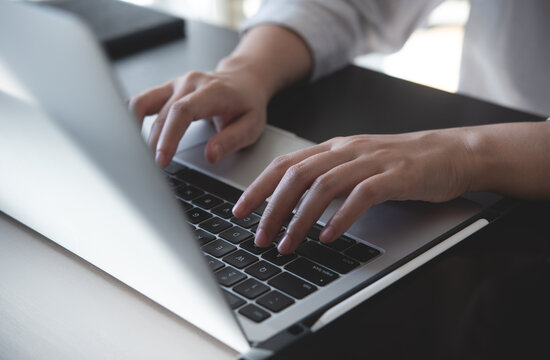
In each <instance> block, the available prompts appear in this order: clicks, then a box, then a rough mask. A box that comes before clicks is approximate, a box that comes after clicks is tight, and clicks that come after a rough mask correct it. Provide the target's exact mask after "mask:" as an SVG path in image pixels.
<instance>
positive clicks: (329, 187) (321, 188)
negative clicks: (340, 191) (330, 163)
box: [310, 174, 337, 194]
mask: <svg viewBox="0 0 550 360" xmlns="http://www.w3.org/2000/svg"><path fill="white" fill-rule="evenodd" d="M336 185H337V181H335V177H334V176H333V175H330V174H324V175H321V176H319V177H318V178H317V179H315V181H314V182H313V184H312V185H311V188H310V190H311V191H314V192H316V193H318V194H326V193H332V192H333V191H334V189H335V187H336Z"/></svg>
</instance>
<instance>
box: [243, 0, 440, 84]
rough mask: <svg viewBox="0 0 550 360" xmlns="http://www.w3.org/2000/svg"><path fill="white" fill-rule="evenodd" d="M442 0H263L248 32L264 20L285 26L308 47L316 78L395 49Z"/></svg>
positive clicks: (248, 24)
mask: <svg viewBox="0 0 550 360" xmlns="http://www.w3.org/2000/svg"><path fill="white" fill-rule="evenodd" d="M442 1H443V0H415V1H410V0H264V1H263V3H262V6H261V8H260V10H259V11H258V13H257V14H256V15H255V16H253V17H252V18H250V19H249V20H247V21H246V22H245V23H244V25H243V28H242V31H246V30H248V29H250V28H251V27H253V26H256V25H259V24H265V23H271V24H278V25H281V26H284V27H286V28H288V29H290V30H292V31H294V32H295V33H296V34H298V35H299V36H300V37H302V38H303V39H304V41H305V42H306V43H307V45H308V46H309V48H310V50H311V52H312V54H313V59H314V67H313V73H312V76H311V78H312V80H315V79H318V78H319V77H322V76H324V75H326V74H328V73H331V72H334V71H336V70H338V69H339V68H341V67H343V66H345V65H347V64H349V63H350V61H351V60H352V59H353V57H355V56H356V55H358V54H363V53H366V52H371V51H377V52H393V51H396V50H398V49H399V48H401V47H402V46H403V44H404V43H405V41H406V40H407V39H408V37H409V36H410V34H411V33H412V32H413V31H414V30H415V28H416V27H417V26H419V24H420V23H421V22H422V21H423V20H425V18H426V17H427V15H428V14H429V13H430V11H431V10H432V9H433V8H434V7H435V6H437V5H438V4H439V3H441V2H442Z"/></svg>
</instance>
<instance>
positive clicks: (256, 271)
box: [245, 260, 281, 281]
mask: <svg viewBox="0 0 550 360" xmlns="http://www.w3.org/2000/svg"><path fill="white" fill-rule="evenodd" d="M245 272H246V273H247V274H250V275H252V276H254V277H255V278H258V279H260V280H262V281H263V280H267V279H269V278H270V277H272V276H274V275H277V274H278V273H280V272H281V269H279V268H278V267H276V266H274V265H271V264H270V263H268V262H267V261H263V260H261V261H259V262H258V263H256V264H254V265H252V266H250V267H248V268H247V269H246V270H245Z"/></svg>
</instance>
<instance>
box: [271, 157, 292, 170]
mask: <svg viewBox="0 0 550 360" xmlns="http://www.w3.org/2000/svg"><path fill="white" fill-rule="evenodd" d="M291 165H292V160H291V159H290V156H289V155H281V156H278V157H276V158H275V159H274V160H273V161H272V162H271V167H272V168H273V169H274V170H278V171H286V170H287V169H288V168H289V167H290V166H291Z"/></svg>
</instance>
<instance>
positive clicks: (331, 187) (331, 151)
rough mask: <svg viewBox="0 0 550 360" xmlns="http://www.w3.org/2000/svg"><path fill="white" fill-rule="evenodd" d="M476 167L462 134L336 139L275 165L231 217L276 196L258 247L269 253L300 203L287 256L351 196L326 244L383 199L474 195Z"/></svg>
mask: <svg viewBox="0 0 550 360" xmlns="http://www.w3.org/2000/svg"><path fill="white" fill-rule="evenodd" d="M473 164H474V163H473V159H472V157H471V152H470V150H469V146H468V143H467V142H466V141H465V130H464V129H448V130H438V131H425V132H416V133H407V134H399V135H358V136H351V137H341V138H334V139H331V140H329V141H327V142H324V143H322V144H319V145H315V146H313V147H310V148H306V149H303V150H300V151H297V152H294V153H291V154H289V155H284V156H281V157H279V158H277V159H275V160H274V161H273V162H272V163H271V164H270V165H269V166H268V167H267V168H266V169H265V170H264V171H263V172H262V174H261V175H260V176H259V177H258V178H257V179H256V180H255V181H254V182H253V183H252V184H251V185H250V186H249V187H248V189H247V190H246V191H245V192H244V194H243V195H242V197H241V198H240V200H239V201H238V202H237V204H236V205H235V207H234V209H233V213H234V214H235V216H237V217H243V216H246V215H248V214H249V213H250V212H251V211H252V210H254V209H255V208H257V207H258V206H259V205H261V204H262V202H263V201H264V200H265V199H266V198H268V197H269V196H271V199H270V201H269V204H268V206H267V208H266V209H265V211H264V214H263V216H262V219H261V221H260V224H259V227H258V230H257V233H256V244H257V245H258V246H268V245H269V244H270V243H271V242H272V240H273V238H274V237H275V236H276V235H277V233H278V232H279V230H280V229H281V226H282V225H283V222H284V220H285V219H286V218H288V216H289V214H290V213H291V212H292V210H293V209H294V208H295V207H296V206H297V205H298V204H299V205H298V207H297V210H296V213H295V215H294V216H293V218H292V221H291V222H290V224H289V226H288V228H287V230H286V233H285V235H284V237H283V238H282V239H281V241H280V243H279V247H278V248H279V251H280V252H281V253H283V254H287V253H291V252H293V251H294V250H295V249H296V248H297V247H298V245H299V244H300V242H301V241H302V240H303V239H304V238H305V236H306V234H307V232H308V231H309V229H310V228H311V227H312V226H313V224H314V223H315V222H316V221H317V220H318V219H319V217H320V216H321V215H322V213H323V212H324V211H325V210H326V208H327V207H328V205H329V203H330V202H331V201H332V200H333V199H334V198H336V197H339V196H342V195H347V198H346V199H345V201H344V203H343V205H342V206H341V207H340V208H339V209H338V210H337V211H336V213H335V214H334V215H333V216H332V218H331V219H330V220H329V222H328V223H327V224H326V226H325V228H324V229H323V231H322V233H321V241H322V242H331V241H333V240H335V239H336V238H338V236H340V235H341V234H342V233H344V232H345V231H346V230H347V229H348V228H349V227H350V226H351V225H352V224H353V222H354V221H355V220H357V219H358V218H359V217H360V216H361V214H363V213H364V212H365V211H366V210H367V209H368V208H370V207H371V206H373V205H375V204H379V203H381V202H384V201H386V200H426V201H432V202H441V201H446V200H450V199H453V198H455V197H457V196H459V195H460V194H462V193H464V192H466V191H468V190H469V187H470V181H471V172H470V171H471V170H472V168H473V166H474V165H473ZM302 197H303V198H302ZM300 199H301V201H300Z"/></svg>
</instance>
